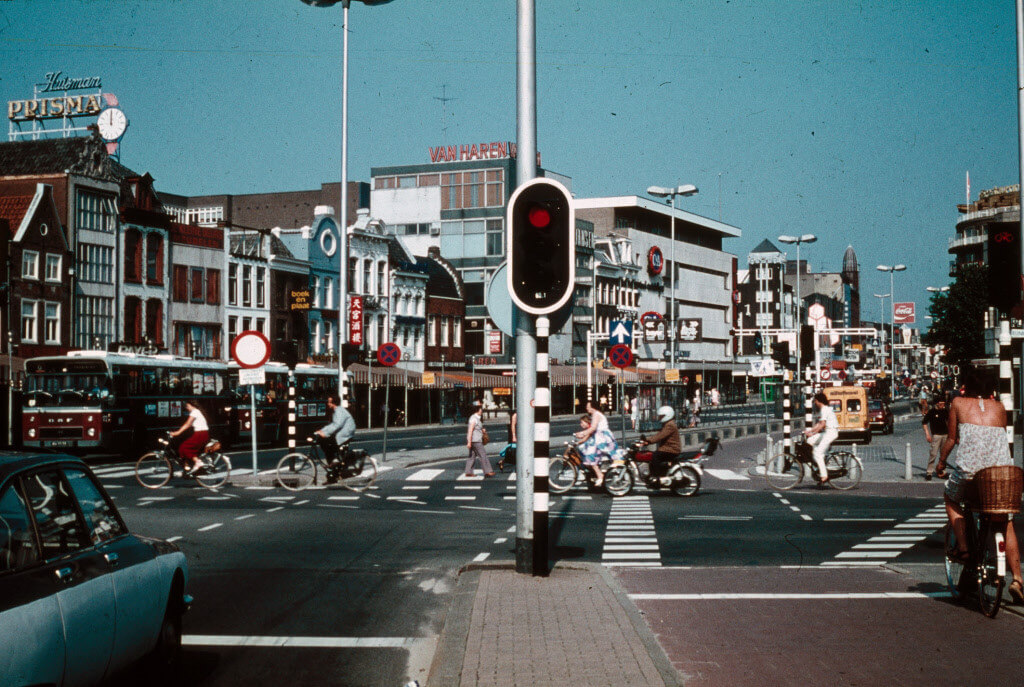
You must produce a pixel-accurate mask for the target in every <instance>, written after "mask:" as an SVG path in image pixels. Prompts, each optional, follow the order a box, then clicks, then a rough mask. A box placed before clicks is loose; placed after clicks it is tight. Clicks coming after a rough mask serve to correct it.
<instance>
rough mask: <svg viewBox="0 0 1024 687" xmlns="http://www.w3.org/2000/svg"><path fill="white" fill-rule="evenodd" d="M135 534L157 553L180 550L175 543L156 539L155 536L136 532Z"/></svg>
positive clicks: (178, 551)
mask: <svg viewBox="0 0 1024 687" xmlns="http://www.w3.org/2000/svg"><path fill="white" fill-rule="evenodd" d="M135 536H136V537H138V538H139V539H140V540H141V541H144V542H146V543H147V544H149V545H150V546H152V547H153V550H154V551H156V552H157V554H158V555H163V554H167V553H180V552H181V549H179V548H178V546H177V544H172V543H171V542H169V541H164V540H163V539H157V538H156V537H143V536H141V535H138V534H137V535H135Z"/></svg>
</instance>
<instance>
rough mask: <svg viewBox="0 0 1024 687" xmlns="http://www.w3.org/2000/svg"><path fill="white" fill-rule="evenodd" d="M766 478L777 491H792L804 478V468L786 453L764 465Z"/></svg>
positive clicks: (778, 454) (777, 455) (779, 454)
mask: <svg viewBox="0 0 1024 687" xmlns="http://www.w3.org/2000/svg"><path fill="white" fill-rule="evenodd" d="M764 477H765V479H766V480H768V484H769V485H770V486H772V487H774V488H775V489H792V488H793V487H795V486H796V485H797V483H798V482H799V481H800V480H802V479H803V478H804V466H803V463H801V462H799V461H798V460H797V459H796V458H795V457H794V456H792V455H790V454H788V453H786V452H782V453H777V454H775V455H774V456H772V457H771V459H770V460H769V461H768V462H767V463H765V464H764Z"/></svg>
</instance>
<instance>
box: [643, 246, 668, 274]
mask: <svg viewBox="0 0 1024 687" xmlns="http://www.w3.org/2000/svg"><path fill="white" fill-rule="evenodd" d="M664 269H665V256H664V255H662V254H661V249H660V248H658V247H657V246H651V249H650V250H649V251H647V271H648V272H650V273H651V274H661V271H662V270H664Z"/></svg>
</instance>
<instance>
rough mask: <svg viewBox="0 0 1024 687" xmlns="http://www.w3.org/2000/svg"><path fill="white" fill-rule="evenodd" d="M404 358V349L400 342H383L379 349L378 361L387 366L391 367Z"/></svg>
mask: <svg viewBox="0 0 1024 687" xmlns="http://www.w3.org/2000/svg"><path fill="white" fill-rule="evenodd" d="M401 359H402V350H401V349H400V348H399V347H398V344H394V343H390V342H388V343H382V344H381V345H380V348H378V349H377V361H378V362H379V363H380V364H381V365H384V366H385V367H391V366H392V365H394V364H395V363H397V362H398V361H399V360H401Z"/></svg>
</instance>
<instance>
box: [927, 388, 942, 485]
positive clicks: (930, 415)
mask: <svg viewBox="0 0 1024 687" xmlns="http://www.w3.org/2000/svg"><path fill="white" fill-rule="evenodd" d="M932 404H933V407H932V408H931V409H929V410H928V412H926V413H925V415H924V418H923V419H922V420H921V427H922V428H923V429H924V438H925V441H927V442H928V444H929V449H928V467H927V468H926V469H925V473H924V478H925V479H926V480H929V481H931V479H932V477H934V476H935V463H936V461H937V460H938V459H939V451H941V450H942V444H943V442H945V441H946V433H947V432H948V431H949V430H948V427H949V409H948V408H946V399H945V398H944V397H943V396H941V395H939V394H936V396H935V398H934V399H932ZM945 476H946V475H944V474H939V477H945Z"/></svg>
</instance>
